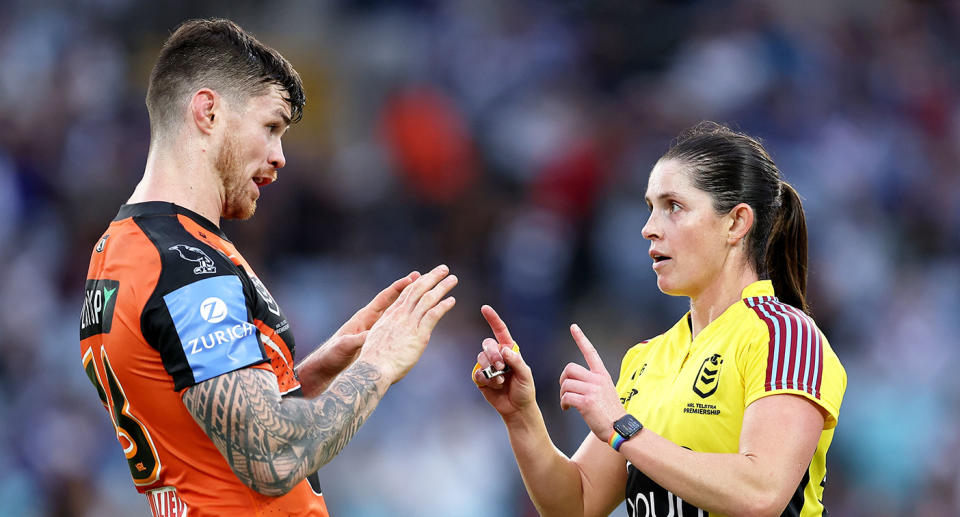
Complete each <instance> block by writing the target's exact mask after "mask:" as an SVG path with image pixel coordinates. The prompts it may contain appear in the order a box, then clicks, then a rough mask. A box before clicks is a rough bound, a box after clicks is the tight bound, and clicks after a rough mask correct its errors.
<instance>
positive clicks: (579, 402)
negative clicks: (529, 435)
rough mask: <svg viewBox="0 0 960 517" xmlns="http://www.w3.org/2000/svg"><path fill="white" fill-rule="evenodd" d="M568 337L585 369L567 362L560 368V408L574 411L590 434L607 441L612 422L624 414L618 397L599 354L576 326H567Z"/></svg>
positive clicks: (611, 429)
mask: <svg viewBox="0 0 960 517" xmlns="http://www.w3.org/2000/svg"><path fill="white" fill-rule="evenodd" d="M570 334H571V335H573V340H574V341H575V342H576V343H577V347H579V348H580V352H581V353H582V354H583V358H584V360H586V362H587V368H584V367H583V366H581V365H579V364H577V363H570V364H568V365H567V367H566V368H564V369H563V373H562V374H560V407H561V408H562V409H569V408H576V410H577V411H579V412H580V416H582V417H583V420H584V421H585V422H586V423H587V425H588V426H590V430H591V431H593V434H595V435H597V438H600V439H601V440H603V441H607V440H608V439H610V434H611V433H613V422H614V421H615V420H616V419H618V418H620V417H622V416H623V414H624V413H625V411H624V409H623V405H622V404H620V396H619V395H617V388H616V386H614V384H613V379H611V378H610V374H609V373H608V372H607V369H606V368H605V367H604V366H603V361H601V360H600V355H599V354H597V350H596V349H595V348H594V347H593V344H592V343H590V340H589V339H587V336H586V335H584V333H583V331H582V330H580V327H579V326H578V325H570Z"/></svg>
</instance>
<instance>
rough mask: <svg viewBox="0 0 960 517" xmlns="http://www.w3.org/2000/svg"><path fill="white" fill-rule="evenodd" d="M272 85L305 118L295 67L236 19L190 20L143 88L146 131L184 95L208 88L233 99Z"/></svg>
mask: <svg viewBox="0 0 960 517" xmlns="http://www.w3.org/2000/svg"><path fill="white" fill-rule="evenodd" d="M271 85H276V86H278V87H279V88H281V89H282V90H283V93H284V94H285V95H286V97H284V100H286V101H287V102H289V103H290V108H291V120H292V121H293V122H297V121H299V120H300V118H301V117H302V116H303V105H304V103H305V102H306V97H305V96H304V93H303V83H302V82H301V81H300V75H299V74H298V73H297V71H296V70H294V68H293V66H292V65H291V64H290V62H289V61H287V60H286V59H285V58H284V57H283V56H281V55H280V53H279V52H277V51H276V50H274V49H272V48H270V47H268V46H266V45H264V44H263V43H260V42H259V41H257V39H256V38H254V37H253V36H252V35H251V34H249V33H248V32H246V31H244V30H243V29H242V28H240V26H239V25H237V24H236V23H234V22H232V21H230V20H225V19H222V18H217V19H204V20H189V21H186V22H184V23H182V24H181V25H180V26H179V27H177V29H176V30H175V31H174V32H173V34H171V35H170V37H169V38H167V41H165V42H164V44H163V47H162V48H161V50H160V56H159V57H158V58H157V62H156V64H154V66H153V71H151V72H150V83H149V85H148V86H147V111H148V112H149V114H150V131H151V133H152V134H153V135H154V136H155V137H156V135H158V134H160V133H161V132H163V131H164V130H165V129H166V128H167V127H169V126H170V124H171V122H172V121H173V120H175V118H176V117H178V116H179V115H180V114H181V113H182V111H181V109H178V108H179V107H184V108H185V107H186V105H187V102H188V96H189V95H190V94H192V93H193V92H195V91H197V90H199V89H201V88H210V89H211V90H214V91H216V92H217V93H219V94H221V95H224V96H226V97H228V98H230V99H231V100H239V101H245V100H246V99H248V98H250V97H254V96H257V95H262V94H264V93H266V92H267V90H268V88H269V87H270V86H271Z"/></svg>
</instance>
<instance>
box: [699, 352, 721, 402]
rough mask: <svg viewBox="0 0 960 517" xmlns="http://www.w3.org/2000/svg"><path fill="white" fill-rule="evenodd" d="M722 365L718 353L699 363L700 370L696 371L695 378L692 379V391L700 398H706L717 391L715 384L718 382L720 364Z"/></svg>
mask: <svg viewBox="0 0 960 517" xmlns="http://www.w3.org/2000/svg"><path fill="white" fill-rule="evenodd" d="M721 365H723V359H722V358H721V357H720V354H713V355H712V356H710V357H708V358H706V359H704V360H703V364H701V365H700V371H699V372H697V378H696V379H695V380H694V381H693V392H694V393H696V394H697V395H700V398H703V399H705V398H707V397H709V396H710V395H713V394H714V393H716V391H717V385H719V384H720V366H721Z"/></svg>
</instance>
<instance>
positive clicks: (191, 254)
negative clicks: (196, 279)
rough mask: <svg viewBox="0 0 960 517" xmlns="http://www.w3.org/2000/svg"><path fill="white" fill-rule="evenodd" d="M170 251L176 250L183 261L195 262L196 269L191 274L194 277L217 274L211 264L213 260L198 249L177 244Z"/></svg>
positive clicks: (215, 268)
mask: <svg viewBox="0 0 960 517" xmlns="http://www.w3.org/2000/svg"><path fill="white" fill-rule="evenodd" d="M170 249H171V250H176V251H177V253H179V254H180V258H182V259H183V260H187V261H190V262H196V263H197V267H195V268H193V273H194V274H196V275H202V274H204V273H216V272H217V267H216V266H215V265H214V264H213V260H212V259H211V258H210V257H209V256H207V254H206V253H204V252H203V250H202V249H200V248H194V247H193V246H187V245H186V244H177V245H176V246H171V247H170Z"/></svg>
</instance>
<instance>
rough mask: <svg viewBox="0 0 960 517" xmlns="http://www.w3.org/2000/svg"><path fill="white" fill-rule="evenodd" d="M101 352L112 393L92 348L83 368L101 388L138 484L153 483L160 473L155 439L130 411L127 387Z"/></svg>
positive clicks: (105, 355)
mask: <svg viewBox="0 0 960 517" xmlns="http://www.w3.org/2000/svg"><path fill="white" fill-rule="evenodd" d="M100 354H101V359H102V360H103V370H104V372H105V373H106V378H107V389H108V390H109V393H108V392H106V391H104V389H103V382H101V381H100V372H99V371H98V370H97V365H96V363H95V361H94V360H93V349H92V348H91V349H89V350H87V353H85V354H84V355H83V369H84V371H86V373H87V377H89V378H90V382H92V383H93V386H94V387H95V388H97V394H99V395H100V402H102V403H103V406H104V407H105V408H107V411H108V412H109V413H110V417H111V418H110V419H111V420H112V421H113V427H114V428H115V429H116V430H117V440H119V441H120V445H121V446H122V447H123V453H124V455H126V457H127V463H128V465H129V467H130V475H131V476H133V482H134V484H135V485H137V486H145V485H150V484H152V483H154V482H156V481H157V479H158V478H159V475H160V460H159V459H158V458H157V451H156V447H154V445H153V439H152V438H150V432H149V431H147V428H146V427H144V426H143V424H142V423H141V422H140V421H139V420H137V418H136V417H135V416H133V415H132V414H131V413H130V403H129V402H127V396H126V395H125V394H124V392H123V387H122V386H120V383H119V382H117V376H116V374H114V373H113V368H112V367H111V366H110V360H109V359H108V358H107V351H106V350H104V349H103V348H101V350H100Z"/></svg>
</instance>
